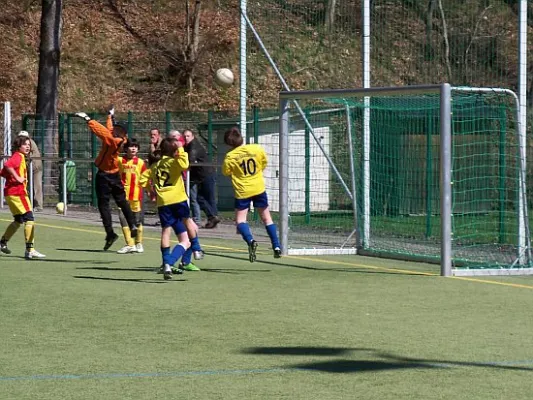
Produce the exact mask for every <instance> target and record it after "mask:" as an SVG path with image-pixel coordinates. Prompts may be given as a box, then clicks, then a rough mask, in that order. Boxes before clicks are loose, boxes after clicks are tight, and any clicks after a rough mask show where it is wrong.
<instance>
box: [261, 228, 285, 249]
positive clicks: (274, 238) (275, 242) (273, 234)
mask: <svg viewBox="0 0 533 400" xmlns="http://www.w3.org/2000/svg"><path fill="white" fill-rule="evenodd" d="M265 229H266V231H267V233H268V237H270V242H271V243H272V248H273V249H275V248H276V247H279V248H280V249H281V246H280V244H279V239H278V233H277V230H276V224H270V225H266V226H265Z"/></svg>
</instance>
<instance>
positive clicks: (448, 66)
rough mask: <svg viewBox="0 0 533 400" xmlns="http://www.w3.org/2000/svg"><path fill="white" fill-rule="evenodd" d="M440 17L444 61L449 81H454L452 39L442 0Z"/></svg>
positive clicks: (439, 1)
mask: <svg viewBox="0 0 533 400" xmlns="http://www.w3.org/2000/svg"><path fill="white" fill-rule="evenodd" d="M438 5H439V11H440V18H441V20H442V37H443V39H444V62H445V63H446V69H447V70H448V81H450V82H451V81H452V66H451V63H450V41H449V40H448V24H447V23H446V17H445V15H444V9H443V7H442V0H438Z"/></svg>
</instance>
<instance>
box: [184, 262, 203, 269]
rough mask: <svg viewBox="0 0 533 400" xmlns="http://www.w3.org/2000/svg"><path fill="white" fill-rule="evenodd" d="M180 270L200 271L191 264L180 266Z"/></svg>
mask: <svg viewBox="0 0 533 400" xmlns="http://www.w3.org/2000/svg"><path fill="white" fill-rule="evenodd" d="M180 269H182V270H184V271H201V269H200V268H198V267H197V266H196V265H194V264H193V263H189V264H187V265H183V264H180Z"/></svg>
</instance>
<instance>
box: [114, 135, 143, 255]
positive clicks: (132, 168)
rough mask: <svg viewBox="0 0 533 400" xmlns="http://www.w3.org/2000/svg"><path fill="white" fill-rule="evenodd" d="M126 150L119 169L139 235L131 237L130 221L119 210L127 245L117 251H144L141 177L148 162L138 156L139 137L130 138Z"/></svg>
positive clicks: (125, 146) (119, 252)
mask: <svg viewBox="0 0 533 400" xmlns="http://www.w3.org/2000/svg"><path fill="white" fill-rule="evenodd" d="M124 150H125V152H126V156H125V157H119V159H118V169H119V172H120V176H121V179H122V184H123V185H124V191H125V192H126V200H128V202H129V203H130V207H131V211H132V212H133V216H134V217H135V225H136V226H137V236H136V237H135V240H134V239H133V238H132V237H131V232H130V227H129V226H128V221H127V220H126V217H125V216H124V213H123V212H122V210H120V208H119V210H118V217H119V219H120V225H121V226H122V233H123V234H124V240H125V241H126V246H124V247H123V248H121V249H120V250H118V251H117V253H118V254H127V253H142V252H144V248H143V244H142V239H143V237H142V234H143V226H142V198H143V189H142V186H141V184H140V178H141V175H142V173H143V172H144V171H146V164H145V163H144V161H143V160H142V159H140V158H139V157H137V154H138V152H139V143H138V142H137V139H128V141H127V142H126V144H125V145H124Z"/></svg>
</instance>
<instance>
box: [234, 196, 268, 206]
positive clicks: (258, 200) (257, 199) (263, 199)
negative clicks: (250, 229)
mask: <svg viewBox="0 0 533 400" xmlns="http://www.w3.org/2000/svg"><path fill="white" fill-rule="evenodd" d="M252 201H253V202H254V207H255V208H267V207H268V197H267V192H263V193H261V194H258V195H255V196H252V197H248V198H247V199H235V208H236V209H237V210H246V209H247V208H250V203H251V202H252Z"/></svg>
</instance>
